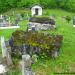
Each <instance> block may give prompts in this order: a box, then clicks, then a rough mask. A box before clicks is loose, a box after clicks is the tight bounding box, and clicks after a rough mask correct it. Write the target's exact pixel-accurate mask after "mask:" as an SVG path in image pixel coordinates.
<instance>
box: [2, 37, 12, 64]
mask: <svg viewBox="0 0 75 75" xmlns="http://www.w3.org/2000/svg"><path fill="white" fill-rule="evenodd" d="M1 49H2V57H3V58H6V59H5V60H6V63H7V65H12V60H11V55H10V54H9V52H8V49H7V47H6V44H5V40H4V37H1Z"/></svg>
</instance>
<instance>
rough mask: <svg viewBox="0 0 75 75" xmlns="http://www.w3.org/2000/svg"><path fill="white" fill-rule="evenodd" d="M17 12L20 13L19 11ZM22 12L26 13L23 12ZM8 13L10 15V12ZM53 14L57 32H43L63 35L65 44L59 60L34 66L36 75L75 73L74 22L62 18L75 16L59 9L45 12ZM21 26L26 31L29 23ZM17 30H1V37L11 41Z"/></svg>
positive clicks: (46, 14) (38, 63)
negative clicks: (13, 33)
mask: <svg viewBox="0 0 75 75" xmlns="http://www.w3.org/2000/svg"><path fill="white" fill-rule="evenodd" d="M17 12H19V10H17ZM22 12H25V11H24V10H22ZM6 13H10V11H9V12H6ZM6 13H4V14H6ZM51 14H55V15H56V26H57V28H56V30H51V31H41V32H44V33H50V34H61V35H63V38H64V39H63V44H62V47H61V50H60V55H59V57H58V58H56V59H49V60H46V62H45V64H42V63H41V60H39V61H38V62H37V63H35V64H34V65H33V71H35V72H36V73H37V74H36V75H55V74H54V72H75V28H73V25H72V21H71V22H70V23H67V22H66V21H64V20H62V19H61V17H62V16H66V15H69V16H70V17H73V15H75V14H74V13H71V12H66V11H63V10H58V9H46V10H44V12H43V15H44V16H49V15H51ZM20 26H21V28H20V29H21V30H26V27H27V21H22V22H20ZM15 30H16V29H11V30H10V29H9V30H0V36H5V38H6V39H9V38H10V37H11V34H12V32H13V31H15ZM11 75H13V74H11ZM59 75H61V74H59ZM63 75H65V74H63ZM69 75H71V74H69Z"/></svg>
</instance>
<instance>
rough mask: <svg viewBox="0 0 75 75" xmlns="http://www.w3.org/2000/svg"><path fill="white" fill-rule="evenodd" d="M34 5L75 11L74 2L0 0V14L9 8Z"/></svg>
mask: <svg viewBox="0 0 75 75" xmlns="http://www.w3.org/2000/svg"><path fill="white" fill-rule="evenodd" d="M34 4H40V5H41V6H42V7H44V8H62V9H65V10H68V11H75V0H0V12H4V11H6V10H8V9H10V8H16V7H19V8H21V7H24V8H29V7H31V6H32V5H34Z"/></svg>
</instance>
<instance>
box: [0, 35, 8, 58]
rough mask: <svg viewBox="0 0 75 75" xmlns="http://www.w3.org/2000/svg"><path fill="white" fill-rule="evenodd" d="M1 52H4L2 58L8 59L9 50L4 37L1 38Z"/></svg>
mask: <svg viewBox="0 0 75 75" xmlns="http://www.w3.org/2000/svg"><path fill="white" fill-rule="evenodd" d="M1 50H2V57H3V58H4V57H6V56H7V52H6V51H7V48H6V46H5V41H4V37H3V36H1Z"/></svg>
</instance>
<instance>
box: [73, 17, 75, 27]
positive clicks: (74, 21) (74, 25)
mask: <svg viewBox="0 0 75 75" xmlns="http://www.w3.org/2000/svg"><path fill="white" fill-rule="evenodd" d="M73 27H75V17H74V18H73Z"/></svg>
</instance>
